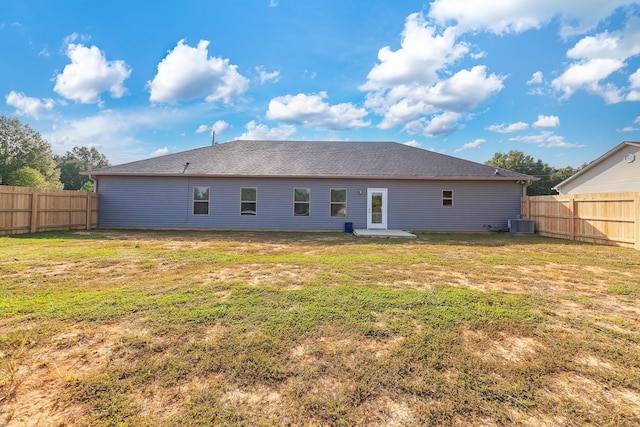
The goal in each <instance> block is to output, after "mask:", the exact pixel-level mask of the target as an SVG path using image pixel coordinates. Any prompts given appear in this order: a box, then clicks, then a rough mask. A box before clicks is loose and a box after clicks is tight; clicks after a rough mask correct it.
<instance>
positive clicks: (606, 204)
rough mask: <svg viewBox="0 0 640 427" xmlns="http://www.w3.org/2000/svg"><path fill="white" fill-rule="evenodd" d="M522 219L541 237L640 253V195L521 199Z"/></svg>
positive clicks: (617, 194) (601, 194)
mask: <svg viewBox="0 0 640 427" xmlns="http://www.w3.org/2000/svg"><path fill="white" fill-rule="evenodd" d="M521 214H522V217H523V218H526V219H530V220H533V221H534V223H535V229H536V232H537V233H538V234H540V235H542V236H549V237H556V238H560V239H570V240H578V241H582V242H591V243H599V244H605V245H616V246H626V247H631V248H635V249H639V250H640V193H637V192H636V193H631V192H628V193H598V194H567V195H560V196H528V197H523V198H522V206H521Z"/></svg>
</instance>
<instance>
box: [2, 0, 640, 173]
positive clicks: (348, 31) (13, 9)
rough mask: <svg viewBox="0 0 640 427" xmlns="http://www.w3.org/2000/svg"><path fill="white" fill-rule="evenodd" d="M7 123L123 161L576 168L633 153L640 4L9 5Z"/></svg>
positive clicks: (376, 0)
mask: <svg viewBox="0 0 640 427" xmlns="http://www.w3.org/2000/svg"><path fill="white" fill-rule="evenodd" d="M0 9H1V12H0V94H1V95H2V97H3V98H2V100H3V101H4V102H2V103H0V105H1V107H0V114H3V115H6V116H11V117H17V118H18V119H20V120H21V121H22V122H23V123H27V124H29V125H30V126H31V127H33V128H34V129H36V130H37V131H39V132H40V133H41V134H42V135H43V136H44V137H45V138H46V139H47V140H48V141H49V142H50V143H51V145H52V148H53V151H54V152H55V153H57V154H63V153H64V152H65V151H68V150H71V149H72V148H73V147H74V146H95V147H97V148H98V150H100V152H102V153H104V154H105V155H107V157H108V158H109V160H110V161H111V163H112V164H118V163H123V162H128V161H133V160H139V159H144V158H149V157H152V156H157V155H162V154H169V153H174V152H178V151H183V150H187V149H191V148H197V147H202V146H205V145H208V144H210V143H211V133H212V130H215V131H216V141H217V142H220V143H224V142H226V141H231V140H234V139H305V140H350V141H360V140H372V141H377V140H381V141H396V142H400V143H407V144H410V145H413V146H417V147H421V148H424V149H428V150H434V151H437V152H441V153H444V154H448V155H453V156H456V157H460V158H464V159H468V160H472V161H476V162H480V163H483V162H485V161H486V160H489V159H491V158H492V157H493V155H494V153H496V152H507V151H509V150H519V151H523V152H524V153H526V154H530V155H532V156H533V157H534V158H536V159H541V160H543V161H544V162H546V163H548V164H550V165H552V166H555V167H564V166H574V167H577V166H580V165H582V164H583V163H585V162H589V161H592V160H594V159H596V158H597V157H599V156H600V155H602V154H604V153H605V152H607V151H608V150H610V149H611V148H613V147H614V146H616V145H618V144H619V143H620V142H622V141H639V140H640V1H629V0H598V1H594V0H562V1H558V0H536V1H534V0H511V1H508V2H497V1H490V0H487V1H480V0H474V1H468V0H435V1H433V2H418V1H411V0H403V1H390V0H385V1H383V0H366V1H360V0H350V1H344V0H305V1H304V2H303V1H297V0H295V1H294V0H242V1H213V0H209V1H205V0H201V1H194V0H185V1H181V2H176V1H163V0H156V1H153V2H151V1H148V2H147V1H135V2H133V1H123V0H111V1H108V2H106V1H105V2H88V1H69V0H56V1H50V0H46V1H45V0H42V1H29V0H0Z"/></svg>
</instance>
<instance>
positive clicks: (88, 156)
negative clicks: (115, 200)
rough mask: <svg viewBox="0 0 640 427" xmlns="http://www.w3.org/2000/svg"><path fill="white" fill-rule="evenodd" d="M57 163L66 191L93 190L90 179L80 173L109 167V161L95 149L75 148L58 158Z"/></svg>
mask: <svg viewBox="0 0 640 427" xmlns="http://www.w3.org/2000/svg"><path fill="white" fill-rule="evenodd" d="M55 161H56V163H57V164H58V169H60V181H62V183H63V184H64V189H65V190H83V191H85V190H86V189H87V188H91V189H93V185H91V186H89V184H88V183H91V181H90V180H89V177H87V176H83V175H80V172H85V171H90V170H94V169H99V168H104V167H107V166H109V161H108V160H107V157H106V156H105V155H104V154H101V153H100V152H99V151H98V150H97V149H96V148H95V147H91V148H87V147H74V148H73V150H71V151H67V152H66V153H65V155H64V156H56V157H55Z"/></svg>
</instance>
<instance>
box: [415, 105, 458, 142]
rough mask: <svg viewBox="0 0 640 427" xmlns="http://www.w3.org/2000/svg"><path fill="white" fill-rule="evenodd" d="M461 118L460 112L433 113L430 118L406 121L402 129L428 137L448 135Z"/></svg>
mask: <svg viewBox="0 0 640 427" xmlns="http://www.w3.org/2000/svg"><path fill="white" fill-rule="evenodd" d="M461 118H462V115H461V114H458V113H454V112H451V111H446V112H444V113H442V114H438V115H434V116H433V117H432V118H431V120H428V119H426V118H421V119H418V120H413V121H411V122H409V123H407V124H406V125H405V126H404V128H403V130H405V131H406V132H407V133H409V134H417V133H421V134H422V135H424V136H429V137H436V136H444V135H449V134H450V133H452V132H453V131H454V130H455V129H456V128H457V124H458V121H459V120H460V119H461Z"/></svg>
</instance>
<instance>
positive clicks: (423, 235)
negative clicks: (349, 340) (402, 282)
mask: <svg viewBox="0 0 640 427" xmlns="http://www.w3.org/2000/svg"><path fill="white" fill-rule="evenodd" d="M415 234H416V236H417V238H416V239H401V238H383V237H355V236H354V235H353V234H350V233H345V232H340V231H329V232H322V231H316V232H313V231H238V230H193V229H190V230H151V229H95V230H70V231H44V232H39V233H32V234H19V235H10V236H7V237H9V238H13V239H33V240H49V239H56V240H60V239H62V240H104V239H109V240H120V239H122V240H164V241H170V240H176V241H215V240H222V241H236V242H260V243H269V244H304V245H310V246H320V245H321V246H342V245H353V244H359V245H372V246H407V245H424V244H429V245H437V246H478V247H503V246H524V245H541V244H555V245H563V246H575V245H584V244H585V243H582V242H574V241H570V240H561V239H553V238H549V237H543V236H539V235H514V234H510V233H489V232H478V233H454V232H431V233H429V232H417V233H415Z"/></svg>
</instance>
